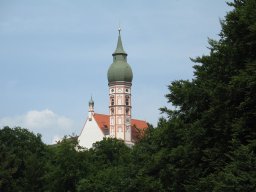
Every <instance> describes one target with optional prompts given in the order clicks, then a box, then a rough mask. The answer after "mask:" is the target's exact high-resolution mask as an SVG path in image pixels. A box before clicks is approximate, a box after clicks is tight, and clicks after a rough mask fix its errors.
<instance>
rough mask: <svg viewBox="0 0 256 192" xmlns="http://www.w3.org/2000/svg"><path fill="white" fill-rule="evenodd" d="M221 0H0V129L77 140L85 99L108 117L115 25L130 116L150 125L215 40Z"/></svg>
mask: <svg viewBox="0 0 256 192" xmlns="http://www.w3.org/2000/svg"><path fill="white" fill-rule="evenodd" d="M228 10H230V7H228V6H227V5H226V3H225V2H224V1H223V0H217V1H211V0H207V1H205V0H198V1H193V2H192V1H185V0H173V1H169V0H163V1H161V2H159V1H147V0H142V1H114V0H110V1H99V0H96V1H67V0H55V1H48V0H46V1H32V0H30V1H29V0H24V1H18V0H16V1H15V0H14V1H8V0H0V42H1V43H0V66H1V75H0V92H1V94H0V126H1V127H2V126H5V125H9V126H22V127H26V128H28V129H29V130H31V131H34V132H36V133H41V134H42V135H43V141H44V142H46V143H52V142H53V141H54V140H56V139H58V138H60V137H62V136H64V135H67V134H72V133H75V134H79V133H80V131H81V129H82V127H83V124H84V121H85V120H86V117H87V111H88V101H89V99H90V97H91V95H92V96H93V98H94V101H95V111H96V112H97V113H106V114H107V113H108V85H107V70H108V67H109V66H110V64H111V63H112V55H111V54H112V53H113V52H114V50H115V47H116V43H117V35H118V32H117V28H118V25H119V23H120V25H121V28H122V40H123V45H124V49H125V51H126V52H127V53H128V63H129V64H130V65H131V67H132V69H133V73H134V80H133V87H132V89H133V99H132V103H133V117H135V118H138V119H143V120H146V121H148V122H149V123H152V124H154V125H156V123H157V120H158V118H159V117H160V113H159V110H158V109H159V108H160V107H162V106H164V105H166V99H165V97H164V95H165V94H166V93H167V85H168V84H170V82H171V81H174V80H179V79H192V78H193V68H192V66H193V63H192V62H191V61H190V59H189V58H190V57H192V58H194V57H197V56H201V55H203V54H207V53H208V52H209V50H208V49H207V46H208V44H207V38H208V37H210V38H213V39H218V33H219V32H220V28H221V26H220V24H219V20H220V19H223V17H224V15H226V12H227V11H228Z"/></svg>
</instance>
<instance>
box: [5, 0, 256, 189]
mask: <svg viewBox="0 0 256 192" xmlns="http://www.w3.org/2000/svg"><path fill="white" fill-rule="evenodd" d="M228 4H229V5H230V6H232V7H233V10H232V11H230V12H228V13H227V15H226V16H225V19H224V20H222V21H221V26H222V29H221V32H220V34H219V36H220V39H219V40H212V39H209V49H210V53H209V54H208V55H203V56H201V57H198V58H195V59H192V60H193V61H194V62H195V65H194V78H193V79H192V80H190V81H189V80H178V81H174V82H172V83H171V84H170V85H169V86H168V89H169V92H168V93H167V94H166V98H167V101H168V103H170V104H171V105H172V106H175V109H169V108H168V107H163V108H161V109H160V110H161V111H162V113H163V114H165V117H162V118H160V119H159V122H158V125H157V126H156V127H152V126H150V128H149V129H148V131H147V132H146V133H145V135H144V137H143V138H142V139H141V140H140V141H138V142H137V143H136V144H135V145H134V147H132V148H129V147H127V146H126V145H125V144H124V143H123V142H122V141H119V140H116V139H107V138H105V139H103V140H102V141H100V142H96V143H95V144H94V147H93V148H92V149H89V150H81V149H79V146H78V143H77V140H76V139H68V138H64V139H63V140H62V141H61V142H60V143H58V144H57V145H46V144H44V143H43V142H42V141H41V136H40V135H39V134H37V135H35V134H34V133H32V132H30V131H28V130H27V129H23V128H9V127H4V128H3V129H1V130H0V191H5V192H8V191H39V192H40V191H56V192H58V191H61V192H63V191H108V192H115V191H116V192H117V191H124V192H132V191H147V192H150V191H152V192H153V191H175V192H176V191H177V192H185V191H188V192H190V191H195V192H197V191H198V192H199V191H200V192H201V191H214V192H222V191H230V192H231V191H232V192H233V191H237V192H242V191H246V192H248V191H256V154H255V153H256V99H255V93H256V1H255V0H234V2H232V3H228Z"/></svg>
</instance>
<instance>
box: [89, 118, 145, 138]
mask: <svg viewBox="0 0 256 192" xmlns="http://www.w3.org/2000/svg"><path fill="white" fill-rule="evenodd" d="M93 117H94V119H95V120H96V122H97V124H98V126H99V127H100V128H101V130H102V131H103V133H105V132H106V130H108V131H109V115H104V114H98V113H94V115H93ZM131 124H132V140H134V141H136V140H138V139H140V138H141V137H142V136H143V135H144V131H145V130H146V129H147V128H148V124H147V122H146V121H143V120H138V119H132V122H131Z"/></svg>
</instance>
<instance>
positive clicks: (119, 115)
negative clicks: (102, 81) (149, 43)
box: [108, 28, 133, 144]
mask: <svg viewBox="0 0 256 192" xmlns="http://www.w3.org/2000/svg"><path fill="white" fill-rule="evenodd" d="M118 32H119V35H118V41H117V47H116V50H115V52H114V53H113V54H112V56H113V63H112V64H111V66H110V67H109V69H108V86H109V116H110V117H109V118H110V119H109V120H110V121H109V122H110V130H109V131H110V132H109V134H110V137H113V138H117V139H122V140H124V141H125V143H127V144H132V140H131V138H132V135H131V134H132V132H131V109H132V105H131V86H132V78H133V74H132V69H131V67H130V65H129V64H128V63H127V53H126V52H125V51H124V49H123V45H122V40H121V29H120V28H119V29H118Z"/></svg>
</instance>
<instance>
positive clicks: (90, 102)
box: [88, 96, 94, 120]
mask: <svg viewBox="0 0 256 192" xmlns="http://www.w3.org/2000/svg"><path fill="white" fill-rule="evenodd" d="M93 115H94V101H93V99H92V96H91V100H90V101H89V115H88V116H89V120H91V119H92V116H93Z"/></svg>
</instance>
